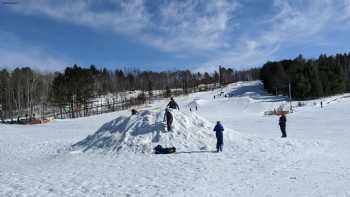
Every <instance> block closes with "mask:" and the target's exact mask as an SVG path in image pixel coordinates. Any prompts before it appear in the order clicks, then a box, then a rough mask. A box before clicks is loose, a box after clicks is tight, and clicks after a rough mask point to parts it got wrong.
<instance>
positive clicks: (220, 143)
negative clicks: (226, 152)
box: [214, 121, 224, 152]
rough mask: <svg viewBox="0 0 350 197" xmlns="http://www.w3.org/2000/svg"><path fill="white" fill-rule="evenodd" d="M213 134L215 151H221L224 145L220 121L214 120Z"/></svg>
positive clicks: (222, 128)
mask: <svg viewBox="0 0 350 197" xmlns="http://www.w3.org/2000/svg"><path fill="white" fill-rule="evenodd" d="M214 131H215V135H216V140H217V141H216V151H217V152H222V148H223V145H224V133H223V132H224V127H223V126H222V125H221V123H220V121H217V122H216V125H215V127H214Z"/></svg>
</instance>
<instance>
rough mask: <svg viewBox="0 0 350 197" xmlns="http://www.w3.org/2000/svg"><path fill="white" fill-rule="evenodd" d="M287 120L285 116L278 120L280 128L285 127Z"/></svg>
mask: <svg viewBox="0 0 350 197" xmlns="http://www.w3.org/2000/svg"><path fill="white" fill-rule="evenodd" d="M286 122H287V118H286V117H285V116H281V117H280V120H279V125H280V126H286Z"/></svg>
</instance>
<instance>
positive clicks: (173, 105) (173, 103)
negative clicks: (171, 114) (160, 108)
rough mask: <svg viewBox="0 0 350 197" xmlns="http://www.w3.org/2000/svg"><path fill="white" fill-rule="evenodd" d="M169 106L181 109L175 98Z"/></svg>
mask: <svg viewBox="0 0 350 197" xmlns="http://www.w3.org/2000/svg"><path fill="white" fill-rule="evenodd" d="M167 106H168V107H169V108H171V109H178V110H179V109H180V108H179V105H178V104H177V103H176V102H175V101H174V100H172V101H170V102H169V103H168V105H167Z"/></svg>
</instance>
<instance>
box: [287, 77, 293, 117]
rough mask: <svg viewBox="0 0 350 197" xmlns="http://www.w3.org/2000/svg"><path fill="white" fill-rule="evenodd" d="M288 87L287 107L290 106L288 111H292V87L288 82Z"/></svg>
mask: <svg viewBox="0 0 350 197" xmlns="http://www.w3.org/2000/svg"><path fill="white" fill-rule="evenodd" d="M288 87H289V107H290V112H293V108H292V87H291V84H290V82H289V84H288Z"/></svg>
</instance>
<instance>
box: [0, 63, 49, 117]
mask: <svg viewBox="0 0 350 197" xmlns="http://www.w3.org/2000/svg"><path fill="white" fill-rule="evenodd" d="M52 78H53V75H52V74H41V73H39V72H34V71H33V70H32V69H30V68H29V67H24V68H16V69H14V70H13V71H11V72H9V71H8V70H6V69H3V70H0V118H1V119H2V120H3V119H4V118H5V117H13V116H17V115H19V114H21V115H23V114H27V116H30V117H32V115H33V112H34V111H35V108H36V107H37V105H38V104H39V103H43V102H45V101H47V100H48V95H49V89H50V83H51V81H52ZM5 115H6V116H5Z"/></svg>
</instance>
